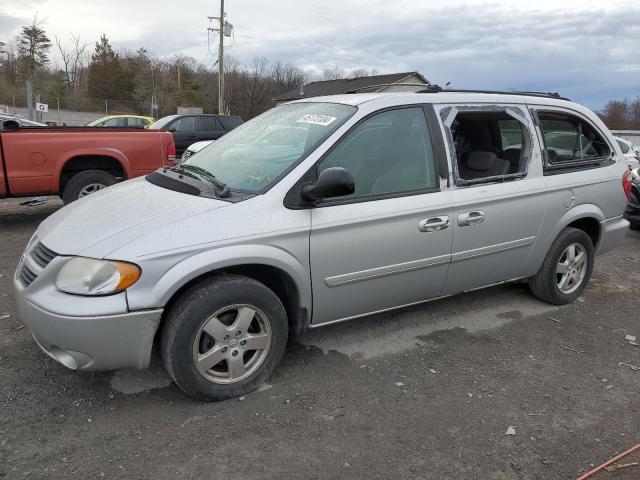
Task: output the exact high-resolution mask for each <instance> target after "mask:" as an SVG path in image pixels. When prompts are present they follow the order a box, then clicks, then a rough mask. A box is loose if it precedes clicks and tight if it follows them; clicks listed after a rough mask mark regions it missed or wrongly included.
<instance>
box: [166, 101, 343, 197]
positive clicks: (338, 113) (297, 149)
mask: <svg viewBox="0 0 640 480" xmlns="http://www.w3.org/2000/svg"><path fill="white" fill-rule="evenodd" d="M355 111H356V108H355V107H353V106H350V105H342V104H337V103H320V102H318V103H315V102H313V103H312V102H309V103H291V104H287V105H282V106H279V107H276V108H273V109H271V110H269V111H267V112H265V113H263V114H262V115H259V116H258V117H255V118H253V119H252V120H249V121H248V122H246V123H243V124H242V125H240V126H239V127H237V128H235V129H234V130H232V131H231V132H229V133H227V134H226V135H224V136H223V137H221V138H220V139H218V140H216V141H215V142H213V144H211V145H210V146H208V147H207V148H205V149H203V150H201V151H200V152H198V153H197V154H196V155H194V156H192V157H191V158H189V159H188V160H186V161H185V162H183V163H182V164H181V165H183V166H187V165H191V166H194V167H199V168H202V169H205V170H207V171H209V172H210V173H211V174H213V175H215V177H216V178H217V179H218V180H219V181H220V182H223V183H225V184H226V185H228V186H229V188H230V189H231V190H238V191H243V192H251V193H257V192H262V191H264V190H266V189H267V188H268V187H269V186H271V185H272V184H273V183H275V182H276V181H277V180H278V179H279V178H280V177H281V176H282V175H283V174H284V173H286V172H287V171H288V170H289V169H290V168H291V167H293V166H294V165H296V164H297V163H298V162H299V161H300V160H302V159H303V158H304V157H305V156H306V155H308V154H309V153H310V152H311V151H313V150H314V149H315V148H316V147H317V146H318V145H320V143H321V142H323V141H324V140H325V139H326V138H327V137H328V136H329V135H331V134H332V133H333V132H334V131H336V129H337V128H338V127H339V126H340V125H342V124H343V123H344V122H345V121H346V120H347V119H348V118H349V117H351V116H352V115H353V114H354V113H355ZM177 168H179V167H177Z"/></svg>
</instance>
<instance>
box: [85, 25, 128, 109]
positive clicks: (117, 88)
mask: <svg viewBox="0 0 640 480" xmlns="http://www.w3.org/2000/svg"><path fill="white" fill-rule="evenodd" d="M88 84H89V85H88V89H89V96H90V97H92V98H95V99H110V100H114V101H116V102H121V103H126V102H127V101H128V100H130V99H131V95H132V91H133V88H134V85H133V75H132V74H131V72H127V71H125V70H124V69H123V65H122V61H121V59H120V55H118V54H117V53H116V52H114V51H113V48H112V47H111V44H110V43H109V39H108V38H107V36H106V35H105V34H102V36H101V37H100V41H98V42H96V48H95V51H94V52H93V55H91V63H90V65H89V79H88Z"/></svg>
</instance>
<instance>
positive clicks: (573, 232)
mask: <svg viewBox="0 0 640 480" xmlns="http://www.w3.org/2000/svg"><path fill="white" fill-rule="evenodd" d="M594 254H595V252H594V248H593V242H592V241H591V237H589V235H587V234H586V233H585V232H584V231H582V230H578V229H576V228H565V229H564V230H563V231H562V232H560V234H559V235H558V237H557V238H556V239H555V240H554V241H553V243H552V244H551V248H549V251H548V252H547V256H546V257H545V259H544V262H543V264H542V267H541V268H540V270H539V271H538V273H537V274H536V275H534V276H533V277H531V278H530V279H529V288H530V289H531V292H532V293H533V294H534V295H535V296H536V297H538V298H540V299H541V300H544V301H545V302H548V303H552V304H554V305H566V304H567V303H571V302H573V301H574V300H575V299H576V298H578V297H579V296H580V294H582V292H583V290H584V289H585V287H586V286H587V283H588V282H589V279H590V278H591V272H592V271H593V260H594Z"/></svg>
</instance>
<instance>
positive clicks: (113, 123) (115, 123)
mask: <svg viewBox="0 0 640 480" xmlns="http://www.w3.org/2000/svg"><path fill="white" fill-rule="evenodd" d="M126 121H127V120H126V118H124V117H119V118H110V119H109V120H106V121H105V122H104V123H103V125H104V126H105V127H126V126H127V125H126Z"/></svg>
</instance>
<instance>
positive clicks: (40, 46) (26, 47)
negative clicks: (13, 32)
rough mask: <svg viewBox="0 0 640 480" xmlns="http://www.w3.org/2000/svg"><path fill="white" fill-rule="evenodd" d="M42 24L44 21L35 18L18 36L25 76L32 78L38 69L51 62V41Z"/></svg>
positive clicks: (19, 51)
mask: <svg viewBox="0 0 640 480" xmlns="http://www.w3.org/2000/svg"><path fill="white" fill-rule="evenodd" d="M41 24H42V22H38V20H37V19H36V18H34V19H33V23H32V24H31V25H27V26H25V27H22V32H21V33H20V35H18V36H17V37H16V41H17V43H18V62H19V63H20V66H21V71H22V74H23V75H24V76H25V78H31V77H32V76H33V75H34V73H35V72H36V71H37V70H39V69H42V68H43V67H44V66H45V65H46V64H47V63H48V62H49V49H50V48H51V41H50V40H49V37H48V36H47V34H46V32H45V31H44V29H42V28H41V27H40V25H41Z"/></svg>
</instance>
